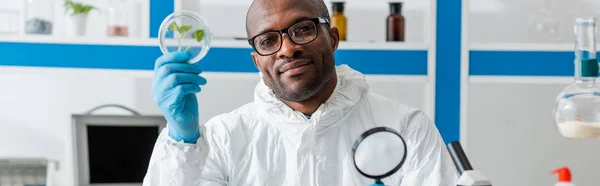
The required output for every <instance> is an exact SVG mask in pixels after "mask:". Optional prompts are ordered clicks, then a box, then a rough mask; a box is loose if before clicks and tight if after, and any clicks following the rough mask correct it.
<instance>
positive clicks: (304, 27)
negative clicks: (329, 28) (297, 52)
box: [296, 26, 312, 33]
mask: <svg viewBox="0 0 600 186" xmlns="http://www.w3.org/2000/svg"><path fill="white" fill-rule="evenodd" d="M311 30H312V27H311V26H301V27H300V28H298V30H296V31H297V32H300V33H302V32H308V31H311Z"/></svg>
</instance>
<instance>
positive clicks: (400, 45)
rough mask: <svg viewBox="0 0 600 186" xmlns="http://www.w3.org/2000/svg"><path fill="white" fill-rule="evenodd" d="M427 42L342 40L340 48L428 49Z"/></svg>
mask: <svg viewBox="0 0 600 186" xmlns="http://www.w3.org/2000/svg"><path fill="white" fill-rule="evenodd" d="M428 47H429V45H427V44H425V43H405V42H357V41H340V44H339V46H338V49H361V50H428Z"/></svg>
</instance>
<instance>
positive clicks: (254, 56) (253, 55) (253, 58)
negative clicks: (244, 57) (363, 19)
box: [250, 52, 260, 71]
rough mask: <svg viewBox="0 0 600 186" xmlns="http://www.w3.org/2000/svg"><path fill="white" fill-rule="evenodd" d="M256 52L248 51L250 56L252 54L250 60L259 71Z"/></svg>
mask: <svg viewBox="0 0 600 186" xmlns="http://www.w3.org/2000/svg"><path fill="white" fill-rule="evenodd" d="M256 55H257V53H256V52H252V53H250V56H252V61H254V66H255V67H256V69H258V70H259V71H260V64H258V60H257V59H256V58H257V56H256Z"/></svg>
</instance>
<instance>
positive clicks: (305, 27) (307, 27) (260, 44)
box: [254, 20, 317, 55]
mask: <svg viewBox="0 0 600 186" xmlns="http://www.w3.org/2000/svg"><path fill="white" fill-rule="evenodd" d="M287 34H288V36H289V37H290V39H291V40H292V41H293V42H294V43H296V44H299V45H301V44H306V43H308V42H311V41H312V40H314V39H315V37H316V35H317V30H316V25H315V23H314V22H312V21H310V20H308V21H302V22H299V23H296V24H294V25H292V26H291V27H290V28H289V29H288V33H287ZM281 41H282V36H281V34H280V33H279V32H276V31H273V32H266V33H263V34H261V35H258V36H257V37H256V38H254V47H255V48H256V50H257V52H258V53H260V54H263V55H266V54H271V53H274V52H276V51H278V50H279V48H280V47H281V43H282V42H281Z"/></svg>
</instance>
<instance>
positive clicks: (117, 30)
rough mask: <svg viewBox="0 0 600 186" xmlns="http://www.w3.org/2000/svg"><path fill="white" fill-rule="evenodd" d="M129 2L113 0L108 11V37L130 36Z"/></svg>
mask: <svg viewBox="0 0 600 186" xmlns="http://www.w3.org/2000/svg"><path fill="white" fill-rule="evenodd" d="M127 6H128V4H127V0H111V3H110V7H109V8H108V11H107V22H106V26H107V28H106V35H108V36H128V35H129V29H128V28H129V27H128V25H129V22H128V19H129V18H128V16H127V15H128V13H127V12H129V11H131V10H128V7H127Z"/></svg>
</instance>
